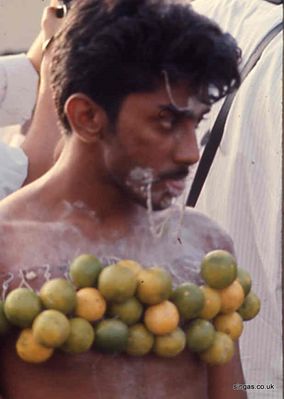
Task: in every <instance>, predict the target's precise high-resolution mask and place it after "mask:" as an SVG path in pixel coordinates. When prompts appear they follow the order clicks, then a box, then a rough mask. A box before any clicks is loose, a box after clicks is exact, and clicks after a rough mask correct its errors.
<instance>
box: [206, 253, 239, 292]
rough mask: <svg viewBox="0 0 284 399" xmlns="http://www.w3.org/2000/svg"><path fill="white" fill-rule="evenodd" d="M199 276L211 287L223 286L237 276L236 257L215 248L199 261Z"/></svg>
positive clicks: (226, 285)
mask: <svg viewBox="0 0 284 399" xmlns="http://www.w3.org/2000/svg"><path fill="white" fill-rule="evenodd" d="M201 276H202V277H203V279H204V281H205V282H206V283H207V284H208V285H209V287H211V288H225V287H228V285H230V284H232V282H233V281H234V280H235V278H236V277H237V262H236V259H235V258H234V257H233V255H231V254H230V253H229V252H227V251H223V250H221V249H217V250H215V251H211V252H209V253H208V254H206V255H205V256H204V258H203V260H202V262H201Z"/></svg>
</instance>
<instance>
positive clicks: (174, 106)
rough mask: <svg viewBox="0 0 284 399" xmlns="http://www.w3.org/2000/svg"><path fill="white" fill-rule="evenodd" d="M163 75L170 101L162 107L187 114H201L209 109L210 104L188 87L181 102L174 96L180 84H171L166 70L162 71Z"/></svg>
mask: <svg viewBox="0 0 284 399" xmlns="http://www.w3.org/2000/svg"><path fill="white" fill-rule="evenodd" d="M163 75H164V84H165V89H166V93H167V96H168V99H169V101H170V103H169V104H168V105H166V106H164V107H163V106H162V107H163V108H168V109H171V110H172V111H174V112H177V113H182V114H189V115H191V114H192V115H203V114H205V113H207V112H209V111H210V109H211V106H210V104H208V103H205V102H204V101H202V100H201V98H200V97H199V96H198V95H197V94H195V93H192V92H190V89H188V90H187V93H186V96H185V98H184V99H183V100H182V103H181V102H180V101H179V99H178V98H177V97H176V96H175V93H176V88H177V87H180V84H177V85H176V84H174V85H172V86H171V85H170V82H169V78H168V74H167V72H165V71H163ZM185 86H187V85H185Z"/></svg>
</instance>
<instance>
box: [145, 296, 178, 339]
mask: <svg viewBox="0 0 284 399" xmlns="http://www.w3.org/2000/svg"><path fill="white" fill-rule="evenodd" d="M144 323H145V325H146V327H147V328H148V330H149V331H151V332H152V333H153V334H156V335H163V334H168V333H170V332H172V331H174V330H175V329H176V328H177V326H178V323H179V313H178V310H177V307H176V306H175V305H174V304H173V303H172V302H170V301H164V302H161V303H159V304H158V305H152V306H149V307H148V308H147V309H146V311H145V314H144Z"/></svg>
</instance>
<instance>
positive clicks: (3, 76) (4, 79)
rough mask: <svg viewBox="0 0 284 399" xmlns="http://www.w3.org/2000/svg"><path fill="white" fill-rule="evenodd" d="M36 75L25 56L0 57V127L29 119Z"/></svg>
mask: <svg viewBox="0 0 284 399" xmlns="http://www.w3.org/2000/svg"><path fill="white" fill-rule="evenodd" d="M37 84H38V74H37V72H36V70H35V69H34V67H33V65H32V64H31V62H30V61H29V59H28V58H27V56H26V55H25V54H17V55H9V56H3V57H0V126H6V125H14V124H17V123H18V124H21V125H22V124H23V123H25V122H26V121H27V120H28V119H30V117H31V114H32V110H33V107H34V104H35V100H36V95H37Z"/></svg>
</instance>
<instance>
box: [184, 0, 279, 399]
mask: <svg viewBox="0 0 284 399" xmlns="http://www.w3.org/2000/svg"><path fill="white" fill-rule="evenodd" d="M192 5H193V7H194V8H195V10H196V11H198V12H200V13H202V14H205V15H206V16H208V17H209V18H212V19H214V20H215V21H216V22H217V23H218V24H219V25H220V26H221V27H222V28H223V30H224V31H228V32H230V33H231V34H232V35H233V36H234V37H235V38H236V39H237V42H238V44H239V46H240V47H241V49H242V52H243V60H244V62H245V61H246V60H247V59H248V57H249V55H250V54H251V53H252V51H253V50H254V49H255V47H256V46H257V44H258V43H259V42H260V41H261V39H262V38H263V37H264V36H265V34H266V33H267V32H268V31H269V30H270V29H272V28H273V27H274V26H275V25H276V24H277V23H279V22H280V21H281V20H282V6H276V5H273V4H270V3H268V2H265V1H263V0H210V1H208V0H196V1H194V2H193V3H192ZM281 85H282V33H279V34H278V35H277V37H275V38H274V39H273V40H272V42H271V43H270V44H269V45H268V47H267V48H266V49H265V51H264V53H263V54H262V57H261V59H260V60H259V62H258V63H257V65H256V66H255V68H254V69H253V70H252V71H251V73H250V74H249V76H248V77H247V78H246V80H245V81H244V83H243V85H242V86H241V88H240V89H239V92H238V94H237V96H236V98H235V100H234V102H233V105H232V108H231V110H230V113H229V115H228V119H227V122H226V126H225V131H224V137H223V139H222V142H221V145H220V148H219V150H218V152H217V154H216V157H215V160H214V163H213V165H212V167H211V170H210V172H209V175H208V178H207V180H206V181H205V185H204V187H203V190H202V192H201V195H200V198H199V200H198V203H197V206H196V208H197V209H198V210H200V211H202V212H204V213H205V214H207V215H208V216H210V217H211V218H213V219H215V220H217V221H218V223H220V225H221V226H222V227H224V228H225V229H226V230H227V231H228V233H229V234H230V235H231V237H232V238H233V241H234V246H235V250H236V253H237V257H238V263H239V265H240V266H242V267H244V268H246V269H247V270H249V272H250V273H251V275H252V279H253V290H254V291H255V292H256V293H257V294H258V295H259V296H260V298H261V302H262V308H261V312H260V313H259V315H258V316H257V317H256V318H255V319H253V320H252V321H250V322H247V323H245V329H244V333H243V335H242V337H241V339H240V345H241V355H242V364H243V368H244V373H245V379H246V383H247V384H255V386H256V385H257V384H261V385H264V387H266V385H269V384H270V383H272V384H274V385H275V389H274V390H273V389H270V390H267V389H257V390H256V389H255V390H252V389H251V390H248V391H247V393H248V397H249V399H276V398H277V399H280V398H282V331H281V327H282V326H281V313H282V312H281V298H282V295H281V206H282V202H281V181H282V173H281V171H282V154H281V148H282V120H281V119H282V105H281V98H282V88H281ZM220 106H221V104H217V105H216V106H214V107H213V110H212V113H211V115H210V117H209V119H208V120H207V121H205V123H204V124H202V125H201V127H200V129H199V131H198V134H199V135H200V138H201V137H202V135H203V134H204V132H206V131H207V130H208V129H210V128H212V126H213V123H214V121H215V118H216V116H217V113H218V111H219V109H220Z"/></svg>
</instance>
